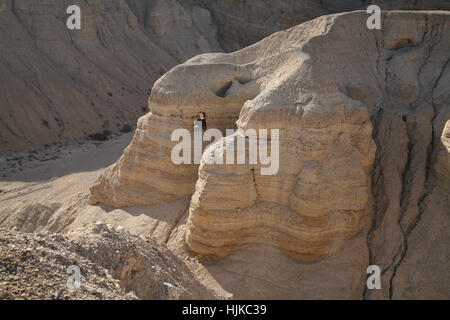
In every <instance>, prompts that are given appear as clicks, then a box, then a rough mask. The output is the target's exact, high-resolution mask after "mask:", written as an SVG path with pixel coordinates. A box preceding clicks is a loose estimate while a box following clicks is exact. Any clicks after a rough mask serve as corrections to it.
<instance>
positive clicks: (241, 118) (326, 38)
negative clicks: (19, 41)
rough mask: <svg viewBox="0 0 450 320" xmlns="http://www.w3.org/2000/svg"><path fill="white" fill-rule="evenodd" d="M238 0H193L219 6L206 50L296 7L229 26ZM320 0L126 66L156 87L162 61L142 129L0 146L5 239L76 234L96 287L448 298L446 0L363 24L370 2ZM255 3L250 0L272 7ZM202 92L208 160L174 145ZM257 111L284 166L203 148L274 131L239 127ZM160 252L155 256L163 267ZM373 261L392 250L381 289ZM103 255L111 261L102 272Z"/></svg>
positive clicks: (160, 293) (228, 294) (217, 39)
mask: <svg viewBox="0 0 450 320" xmlns="http://www.w3.org/2000/svg"><path fill="white" fill-rule="evenodd" d="M48 2H49V3H50V2H51V1H48ZM174 2H175V1H174ZM231 2H232V1H222V2H220V4H218V3H215V4H212V3H210V2H206V1H205V2H201V1H198V3H197V2H194V1H188V2H183V6H182V8H184V9H183V10H185V11H183V12H195V10H194V11H189V10H188V9H186V8H192V6H193V5H194V4H195V5H197V6H198V8H203V9H201V10H208V11H209V12H210V14H209V15H208V17H210V20H209V19H206V20H207V21H208V23H212V24H216V23H218V21H220V25H219V27H217V28H207V30H209V31H211V30H212V31H214V35H212V34H210V35H205V31H204V29H203V28H202V27H198V26H194V24H192V28H193V30H194V29H195V30H197V31H198V32H200V31H201V37H200V36H199V37H200V38H202V39H205V41H206V42H205V43H207V44H208V46H209V49H208V48H206V47H205V52H206V51H215V50H214V49H213V48H216V49H218V50H217V51H232V50H234V49H239V48H240V47H241V46H244V45H247V44H249V42H250V43H251V42H252V41H253V40H255V41H256V40H259V39H258V38H259V37H262V36H266V35H267V34H265V33H266V32H267V33H268V34H271V33H272V32H273V31H276V30H274V29H271V28H272V27H273V28H277V27H280V28H281V27H283V28H284V27H286V26H288V24H290V23H291V22H292V23H294V22H295V21H296V20H295V19H293V20H291V19H290V18H289V14H287V15H283V14H280V15H279V18H278V19H277V18H276V17H277V15H273V16H272V18H271V19H273V21H276V22H278V23H279V24H277V23H275V22H274V23H272V24H270V23H269V22H268V21H271V19H267V20H266V21H267V26H266V27H264V28H263V29H264V30H263V31H261V32H256V33H253V32H252V31H251V29H249V28H245V30H246V31H245V32H239V30H240V29H238V30H237V32H233V31H230V33H226V34H224V33H223V32H224V30H227V28H231V25H233V27H235V26H236V25H235V24H232V23H231V22H230V20H229V19H232V16H230V15H232V12H233V11H232V10H228V12H230V15H225V14H224V12H223V10H225V11H227V8H228V7H227V6H228V5H230V3H231ZM252 2H253V1H248V2H244V4H242V6H243V7H239V8H241V9H243V8H245V5H246V4H245V3H248V5H250V4H251V3H252ZM15 3H16V2H15ZM20 3H22V2H21V1H17V3H16V4H17V5H19V4H20ZM23 3H27V1H24V2H23ZM87 3H88V4H90V5H92V2H91V1H88V2H87ZM110 3H112V2H110ZM117 3H120V4H124V5H125V4H127V5H128V8H130V9H129V11H128V17H129V16H130V14H131V12H142V10H143V8H144V7H145V6H144V7H142V3H143V2H140V1H121V2H119V1H118V2H117ZM165 3H166V2H165ZM180 3H181V1H180ZM257 3H258V4H262V3H266V2H264V1H259V2H257ZM289 3H292V2H290V1H281V2H280V3H279V4H277V5H274V6H275V7H276V8H279V10H281V8H285V7H279V6H287V5H288V4H289ZM301 3H303V2H302V1H300V2H298V5H300V4H301ZM320 3H321V4H322V5H321V6H318V7H317V8H318V9H317V10H318V11H317V15H318V16H320V17H317V18H314V19H312V17H309V16H308V17H306V16H305V17H298V18H299V19H305V22H303V23H301V24H298V25H295V26H293V27H291V28H288V29H286V30H283V31H278V32H275V33H272V34H271V35H268V36H267V37H265V38H263V39H262V40H260V41H258V42H256V43H254V44H252V45H250V46H246V47H244V48H242V49H240V50H238V51H234V52H228V53H225V52H215V53H203V54H200V55H195V52H194V51H195V50H194V51H189V49H188V48H190V47H189V44H185V45H184V46H185V48H186V50H184V51H183V50H182V51H183V53H184V54H185V55H186V56H183V57H182V56H180V55H179V54H181V52H178V53H177V51H176V50H174V51H170V50H168V51H170V54H167V55H164V54H163V56H164V57H168V59H169V60H170V61H169V60H167V61H169V62H168V64H167V65H166V66H167V68H168V69H167V70H165V71H164V72H163V74H161V76H156V75H155V79H150V78H148V79H147V80H145V81H148V82H145V81H144V78H139V77H137V76H134V75H133V73H132V72H131V73H130V82H129V81H128V80H126V83H127V84H131V83H134V82H135V83H137V84H138V85H141V86H150V87H151V86H152V84H153V82H152V81H153V80H156V78H158V79H157V80H156V81H155V83H154V84H153V86H152V89H151V93H150V96H149V98H148V105H147V106H146V108H147V109H146V110H148V112H147V113H146V114H145V115H143V116H141V117H140V118H139V119H138V121H137V128H136V130H135V131H134V132H130V133H124V134H121V135H112V136H111V139H109V140H108V141H105V142H96V141H92V140H79V141H78V142H76V143H72V144H69V145H66V146H64V147H58V146H49V147H47V148H44V149H43V150H38V151H35V153H31V154H30V153H29V152H28V151H26V150H21V151H19V152H16V156H15V158H13V157H11V156H8V157H2V158H1V159H0V169H2V171H1V174H2V175H3V178H2V179H1V180H0V227H3V228H4V229H1V230H0V239H6V240H4V241H6V244H2V243H0V244H2V245H8V244H9V243H12V244H13V245H14V243H16V242H17V243H19V244H20V245H22V243H23V242H24V241H25V240H24V239H28V240H27V241H29V242H31V243H32V244H33V245H35V241H41V240H39V238H42V241H43V243H44V244H45V245H44V244H43V246H44V247H46V246H48V243H50V244H52V245H55V246H59V245H61V243H64V244H66V243H67V245H65V247H66V250H65V251H64V252H61V253H60V255H62V256H74V255H77V258H76V259H79V260H80V261H81V262H80V263H82V264H83V266H89V265H91V264H92V263H95V264H96V265H98V266H99V270H100V271H98V272H97V273H95V275H94V274H92V278H89V279H91V280H92V288H94V289H93V290H92V291H91V292H80V294H82V295H83V296H80V297H81V298H95V297H97V298H98V293H96V292H100V293H102V292H104V291H103V290H105V288H109V287H113V286H114V287H115V288H116V289H114V291H111V295H113V296H111V297H106V296H105V297H104V298H114V297H116V298H136V297H137V298H141V299H146V298H152V299H153V298H163V299H178V298H182V299H183V298H193V299H204V298H219V299H448V298H449V292H450V287H449V284H450V278H449V275H448V272H447V270H448V268H449V259H448V257H449V254H450V252H449V249H450V247H449V246H448V243H449V240H450V234H449V227H450V225H449V222H450V221H449V218H450V216H449V213H450V212H449V210H448V208H450V200H449V194H450V105H449V101H450V87H449V85H448V84H449V82H450V66H449V61H450V28H449V26H450V23H449V22H450V12H449V11H384V12H383V13H382V21H383V23H382V26H381V29H380V30H369V29H368V28H367V27H366V21H367V16H368V15H367V13H366V12H365V11H354V12H344V13H336V14H328V15H321V14H322V13H321V12H322V11H320V10H319V9H320V8H323V7H326V8H327V10H329V11H334V10H337V8H335V7H334V6H333V5H331V1H330V3H329V6H326V5H325V4H326V3H328V1H321V2H320ZM355 3H358V4H361V3H366V2H365V1H359V2H358V1H348V8H347V7H346V8H345V10H351V8H352V6H353V5H355V6H356V5H358V4H355ZM395 3H397V2H395ZM405 3H406V2H405ZM420 3H421V2H420V1H418V4H416V5H417V6H418V5H420ZM423 3H424V4H423V5H424V6H425V5H427V4H428V5H431V4H430V3H429V2H423ZM443 3H444V2H443ZM147 4H152V5H153V4H154V5H155V6H156V7H157V8H163V9H164V8H165V9H164V10H167V8H170V9H173V8H176V7H177V5H176V4H172V5H170V6H168V7H164V5H163V2H159V1H155V2H153V1H150V2H148V3H147ZM265 5H266V6H269V2H267V4H265ZM393 5H394V4H393ZM398 5H404V4H402V3H401V2H400V1H399V2H398ZM433 5H436V6H439V5H440V2H435V3H433ZM180 6H181V4H180ZM442 6H444V4H442ZM100 7H101V6H100ZM114 8H115V9H114V10H116V9H117V6H114ZM152 8H154V7H152ZM261 8H262V7H261ZM276 8H275V9H276ZM163 9H161V10H163ZM275 9H274V8H272V7H271V9H270V10H271V12H276V10H275ZM164 10H163V11H164ZM180 10H181V9H180ZM277 10H278V9H277ZM243 11H244V12H246V14H249V15H250V13H249V12H250V11H249V10H247V9H245V10H243ZM118 12H119V13H120V12H121V11H120V10H119V11H118ZM123 12H126V10H125V9H124V10H123ZM123 12H122V13H123ZM146 12H147V11H146ZM149 12H154V11H149ZM164 12H167V11H164ZM177 12H181V11H177ZM201 12H203V13H204V12H205V11H201ZM239 12H241V11H239ZM280 12H281V11H280ZM283 12H284V11H283ZM294 12H295V11H294ZM312 12H313V11H312ZM119 13H117V14H119ZM122 13H120V14H122ZM0 14H1V13H0ZM262 15H263V14H262V12H259V13H258V10H255V13H254V15H250V16H252V18H251V19H255V20H257V21H259V20H258V19H260V17H261V16H262ZM106 16H108V15H106ZM149 16H150V15H149V14H148V12H147V13H146V14H145V15H141V16H139V15H136V20H133V19H131V18H130V20H133V21H135V23H136V28H135V29H134V30H135V31H133V32H142V33H144V34H145V35H146V36H148V35H149V34H150V33H149V32H148V29H145V28H147V27H144V25H147V24H143V25H141V23H143V21H147V19H148V18H149ZM205 16H206V15H205ZM172 17H173V15H172ZM281 17H283V19H287V20H283V19H282V18H281ZM153 18H154V19H153V20H151V21H153V22H155V21H159V22H160V24H157V23H156V22H155V24H153V25H152V26H153V27H155V26H157V27H156V29H155V30H159V31H160V30H166V31H165V32H167V34H171V32H173V34H172V36H174V35H175V34H179V33H178V32H193V31H189V28H187V26H185V27H181V29H183V31H177V29H171V27H168V26H167V25H166V24H164V23H161V20H158V19H160V18H161V15H157V16H153ZM127 19H128V18H127ZM242 19H243V20H246V21H251V19H250V18H249V17H247V16H244V17H243V18H242ZM311 19H312V20H311ZM306 20H307V21H306ZM32 21H36V20H35V19H33V20H32ZM95 21H96V23H97V22H98V21H99V20H98V19H95ZM124 21H125V20H124ZM127 21H128V20H127ZM183 21H186V20H183ZM127 23H128V22H127ZM263 25H264V24H263ZM269 26H271V27H269ZM166 28H168V29H166ZM144 29H145V30H147V31H143V30H144ZM281 29H282V28H281ZM136 30H137V31H136ZM199 30H200V31H199ZM115 31H116V32H117V33H118V34H120V32H119V31H118V30H115ZM197 31H196V32H197ZM123 32H130V31H123ZM97 34H98V33H97ZM163 34H165V33H164V32H163ZM232 34H234V35H236V36H237V37H238V38H237V39H234V40H232V39H231V38H230V37H231V35H232ZM172 36H168V38H164V35H163V36H161V37H160V38H159V40H158V41H159V42H157V46H158V48H160V49H161V48H165V49H164V50H162V51H161V52H163V53H164V52H165V50H166V49H167V48H168V46H170V45H174V44H175V42H171V41H170V37H172ZM174 37H175V36H174ZM175 38H176V37H175ZM175 38H171V39H172V40H173V39H175ZM180 38H183V37H181V36H180ZM200 38H196V39H200ZM122 39H123V41H132V39H134V38H133V37H132V36H131V34H130V35H127V36H124V37H123V38H122ZM163 39H165V40H164V41H163ZM183 39H184V40H186V39H185V38H183ZM81 42H82V43H84V42H83V41H81ZM152 43H153V41H152ZM155 43H156V42H155ZM230 43H232V44H230ZM90 46H91V44H89V45H88V46H87V47H89V48H90ZM194 47H195V46H194ZM183 48H184V47H183ZM160 49H158V50H160ZM144 51H145V50H144ZM77 52H79V51H78V50H77ZM117 52H121V53H124V51H123V50H118V51H117ZM131 52H133V54H136V57H138V58H139V59H143V57H144V56H145V54H143V55H140V54H139V51H136V50H134V49H133V50H131ZM145 52H147V53H148V51H145ZM191 55H192V56H193V57H189V56H191ZM63 56H64V57H68V56H69V55H66V54H64V55H63ZM155 59H156V60H158V63H160V62H161V61H163V60H161V59H159V58H155ZM184 60H186V61H185V62H183V63H180V64H177V63H179V62H182V61H184ZM33 61H35V62H36V61H40V60H34V59H33ZM105 63H107V65H109V66H110V65H111V64H110V63H108V62H105ZM170 63H173V64H174V65H175V64H177V65H176V66H174V67H173V68H171V67H170V68H169V66H171V65H170ZM114 65H116V66H117V69H114V70H119V69H120V68H121V66H122V65H120V64H119V63H117V62H116V63H115V64H114ZM125 65H126V66H127V67H129V66H130V65H134V64H133V63H131V64H130V65H128V64H125ZM125 65H123V66H125ZM146 65H147V67H150V66H151V67H153V66H154V65H149V64H146ZM138 69H139V68H138ZM58 74H59V73H58ZM11 79H14V77H12V78H11ZM11 79H10V80H9V81H5V83H6V82H7V83H14V81H13V80H11ZM118 79H125V78H123V77H122V76H119V78H118ZM126 79H128V78H126ZM131 79H132V80H131ZM121 81H122V80H121ZM133 81H134V82H133ZM46 83H55V82H46ZM56 83H58V82H56ZM95 83H96V85H99V84H101V82H100V81H95ZM62 84H63V82H61V85H62ZM92 88H93V89H92V90H94V91H95V92H96V93H98V92H100V89H98V88H97V87H92ZM143 90H144V88H143ZM8 92H14V90H9V91H8ZM18 92H22V91H20V90H19V91H18ZM118 92H121V91H120V90H119V91H111V93H112V95H111V96H110V101H114V103H117V104H120V101H122V100H121V99H122V98H120V97H118V96H120V94H118ZM142 94H143V92H141V94H137V96H136V97H139V99H141V98H142ZM24 96H25V95H24ZM52 97H53V96H52ZM0 98H1V97H0ZM108 99H109V98H108ZM123 99H124V101H128V102H129V101H132V99H131V98H130V97H129V96H128V97H127V96H123ZM66 105H67V104H65V106H66ZM78 106H80V105H78ZM119 109H120V108H118V109H117V110H119ZM96 110H99V109H96ZM199 112H204V113H206V115H207V123H208V128H215V129H217V131H218V132H219V133H221V135H223V137H222V138H221V139H218V140H217V141H215V142H214V143H213V144H212V145H211V146H210V147H209V148H208V149H207V150H206V151H205V152H204V153H203V154H201V161H200V163H199V164H196V163H192V164H181V165H180V164H176V163H174V161H173V155H172V151H173V148H174V146H175V145H176V144H177V141H173V139H171V134H172V133H173V132H174V130H176V129H185V131H186V132H192V131H193V130H194V128H193V121H194V120H195V119H196V117H197V116H198V114H199ZM138 113H139V112H136V115H137V114H138ZM21 114H23V113H21ZM113 114H114V113H113V112H110V111H105V115H104V116H112V115H113ZM33 119H34V118H33ZM71 119H74V117H73V116H71ZM90 119H95V118H93V117H90ZM127 121H128V120H127ZM129 121H131V118H130V120H129ZM123 123H125V122H123ZM226 129H236V130H237V131H236V132H234V133H233V134H228V133H227V132H226ZM249 130H255V131H258V132H260V130H269V133H268V136H269V139H268V141H265V142H266V143H267V147H268V149H267V150H266V151H267V152H268V154H271V155H273V154H277V155H278V158H277V159H278V160H279V161H278V163H277V168H276V169H277V170H275V171H274V172H271V173H270V174H265V173H264V172H266V170H267V168H268V166H269V165H268V164H266V163H258V162H257V163H251V162H250V161H244V163H239V164H238V163H236V162H230V163H229V162H227V161H224V163H223V164H220V163H211V162H210V159H211V157H213V156H215V155H217V154H219V155H226V154H227V152H226V151H228V150H232V152H231V156H232V158H233V159H236V158H237V159H239V154H238V151H237V150H235V149H231V147H230V146H231V145H233V144H234V143H235V141H239V139H243V140H240V141H249V143H250V142H251V141H253V142H255V143H257V144H258V145H261V141H262V140H264V139H262V138H261V137H259V136H258V137H254V138H252V137H248V136H247V138H246V137H245V136H246V134H245V133H246V132H247V133H248V132H249ZM275 132H276V135H272V134H275ZM194 134H195V133H194ZM274 141H276V143H272V142H274ZM249 145H250V144H245V149H244V156H245V157H244V158H245V159H250V155H251V150H250V147H249ZM227 156H228V155H227ZM19 162H20V164H19ZM13 166H14V172H12V171H11V170H12V169H11V168H12V167H13ZM18 169H20V170H18ZM11 228H14V229H11ZM26 233H32V234H31V235H27V234H26ZM2 241H3V240H2ZM55 241H56V242H57V243H54V242H55ZM58 243H59V244H58ZM130 248H131V249H130ZM8 250H9V249H8ZM20 250H22V249H20ZM10 252H13V251H8V254H9V253H10ZM117 252H118V253H117ZM98 253H101V254H98ZM21 254H23V255H24V256H25V257H26V256H27V253H26V251H25V252H24V253H21ZM52 254H54V253H52ZM8 257H9V256H8ZM137 257H138V258H139V259H138V258H137ZM8 259H10V258H8ZM58 259H59V258H58ZM8 261H9V260H8ZM26 261H28V260H26ZM151 265H153V266H155V267H158V266H159V267H160V268H161V272H160V273H158V276H157V277H155V276H154V274H153V273H152V267H149V266H151ZM373 265H376V266H378V267H379V268H380V269H381V284H380V289H377V290H371V289H369V288H368V287H367V285H366V279H367V267H368V266H373ZM102 268H104V269H107V270H108V274H109V278H108V276H107V275H105V273H103V275H104V277H106V278H107V279H108V281H103V282H102V280H101V279H99V277H100V276H101V274H102V270H103V269H102ZM31 270H32V268H31ZM0 272H2V273H3V274H6V273H9V275H8V277H10V278H9V279H10V280H8V281H4V282H2V283H1V284H0V286H1V287H0V290H1V291H0V292H2V295H3V296H4V295H5V293H4V292H5V291H6V292H8V291H9V290H10V289H8V288H10V287H11V288H13V290H14V292H15V293H14V297H16V296H18V295H20V294H25V295H27V294H28V293H27V292H31V293H30V297H35V296H39V293H36V292H37V291H36V290H35V289H34V288H31V289H29V291H26V292H25V293H23V292H21V291H20V290H18V289H17V288H15V287H14V286H12V285H11V284H10V283H11V282H13V280H14V279H16V278H14V277H19V278H20V273H19V272H18V271H17V269H14V268H7V269H5V270H2V269H0ZM89 279H88V280H89ZM42 281H47V280H46V279H43V280H42ZM155 286H156V287H157V288H158V290H156V291H151V290H150V289H151V288H154V287H155ZM5 288H6V289H5ZM27 290H28V289H27ZM56 291H58V290H56ZM59 291H61V295H62V296H65V295H67V292H66V291H64V288H61V290H59ZM59 291H58V292H59ZM127 294H128V296H127ZM45 297H47V296H45ZM80 297H73V298H80ZM50 298H51V297H50ZM69 298H70V296H69Z"/></svg>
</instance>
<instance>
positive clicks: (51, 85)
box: [0, 0, 450, 152]
mask: <svg viewBox="0 0 450 320" xmlns="http://www.w3.org/2000/svg"><path fill="white" fill-rule="evenodd" d="M73 4H76V5H79V6H80V8H81V13H82V25H81V30H73V31H69V30H68V29H67V28H66V19H67V18H68V16H69V15H68V14H67V13H66V9H67V7H68V6H69V5H73ZM370 4H378V5H379V6H380V7H381V8H382V9H383V10H393V9H404V10H433V9H438V10H450V5H449V2H448V1H446V0H438V1H414V2H411V1H406V0H395V1H393V0H389V1H386V0H377V1H362V0H345V1H338V2H336V1H331V0H327V1H324V0H314V1H311V0H309V1H303V0H302V1H290V0H289V1H284V0H283V1H260V0H252V1H241V0H224V1H205V0H189V1H180V0H111V1H100V0H89V1H81V0H74V1H60V0H42V1H33V0H1V1H0V44H1V45H0V56H1V59H0V111H1V114H2V118H1V119H0V152H9V151H11V150H17V149H22V148H25V147H27V148H28V147H34V146H36V145H40V144H47V143H50V142H55V141H58V140H63V141H64V140H67V139H72V138H79V137H82V136H87V135H88V134H91V133H95V132H101V131H102V130H105V129H106V130H111V131H112V130H117V129H120V128H121V126H122V125H124V124H127V123H134V122H135V120H136V118H137V117H139V116H140V115H142V114H144V113H145V112H147V107H146V98H147V93H148V91H149V90H150V88H151V87H152V85H153V83H154V81H155V80H156V79H158V78H159V77H160V76H161V75H162V74H164V73H165V72H166V71H167V70H169V69H170V68H172V67H173V66H175V65H176V64H177V63H181V62H184V61H186V60H187V59H189V58H191V57H193V56H195V55H197V54H199V53H205V52H221V51H233V50H238V49H241V48H243V47H244V46H248V45H250V44H253V43H255V42H256V41H259V40H260V39H262V38H264V37H266V36H268V35H270V34H272V33H274V32H276V31H279V30H283V29H286V28H289V27H292V26H294V25H297V24H299V23H302V22H305V21H307V20H310V19H313V18H316V17H318V16H321V15H325V14H330V13H336V12H344V11H352V10H357V9H366V8H367V7H368V6H369V5H370Z"/></svg>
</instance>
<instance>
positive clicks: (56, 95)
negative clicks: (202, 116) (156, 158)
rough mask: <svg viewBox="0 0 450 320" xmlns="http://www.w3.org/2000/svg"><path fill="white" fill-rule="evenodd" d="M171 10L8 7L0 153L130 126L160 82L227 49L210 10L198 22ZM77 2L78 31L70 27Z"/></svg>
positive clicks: (112, 5) (40, 4) (1, 51)
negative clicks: (141, 13)
mask: <svg viewBox="0 0 450 320" xmlns="http://www.w3.org/2000/svg"><path fill="white" fill-rule="evenodd" d="M152 3H153V2H152ZM155 3H156V2H155ZM165 3H166V2H165V1H164V2H162V1H160V2H157V4H158V6H156V7H155V8H153V9H152V14H153V16H154V18H151V17H148V18H147V19H146V20H145V21H140V20H139V18H138V17H137V16H136V15H135V13H134V11H133V10H131V9H130V7H129V6H128V4H127V2H126V1H123V0H115V1H58V0H45V1H32V0H14V1H12V0H8V1H5V0H2V5H3V6H4V9H3V10H2V11H0V43H1V46H0V56H1V59H0V75H1V76H0V90H1V91H0V92H1V94H0V108H1V109H0V112H1V114H2V117H1V120H0V151H8V150H11V149H20V148H24V147H27V146H32V145H36V144H45V143H49V142H53V141H55V140H61V139H67V138H77V137H80V136H87V135H88V134H91V133H94V132H99V131H100V132H101V131H102V130H105V129H106V130H118V129H120V128H121V127H122V126H123V125H124V124H126V123H130V124H132V123H134V122H135V119H136V118H137V117H138V116H139V115H141V114H143V113H144V112H145V111H146V99H147V97H148V93H149V91H150V88H151V86H152V84H153V82H154V81H155V80H156V79H157V78H158V77H160V76H161V75H162V74H164V73H165V72H166V71H167V70H169V69H170V68H172V67H173V66H174V65H175V64H177V63H179V62H181V61H184V60H186V59H187V58H189V57H191V56H193V55H195V54H198V53H201V52H211V51H219V50H220V46H219V45H218V43H217V42H216V41H215V35H214V31H213V29H211V28H210V27H209V24H210V21H209V20H208V14H207V12H206V11H200V12H198V10H200V9H198V10H197V11H195V12H196V14H197V15H199V16H200V17H201V18H202V19H197V16H194V18H195V21H196V23H195V24H194V23H193V22H192V19H193V18H191V12H189V11H188V12H185V11H184V10H183V9H182V8H181V7H180V6H179V5H178V6H170V5H166V4H165ZM72 4H78V5H79V6H80V8H81V19H82V20H81V21H82V22H81V30H69V29H67V27H66V19H67V18H68V16H69V15H68V14H66V9H67V7H68V6H69V5H72ZM163 4H164V5H163ZM159 5H161V6H163V8H160V7H159ZM149 10H150V9H149ZM165 25H166V26H165ZM199 28H200V29H201V30H203V31H202V32H200V31H199V30H200V29H199ZM167 29H169V30H167ZM180 29H182V30H183V31H182V32H180V31H179V30H180ZM183 34H184V36H183ZM203 34H205V35H206V37H207V38H205V36H203ZM175 35H177V37H175ZM166 38H169V39H171V41H166V40H164V39H166ZM181 48H183V50H181Z"/></svg>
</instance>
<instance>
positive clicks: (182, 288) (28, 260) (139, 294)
mask: <svg viewBox="0 0 450 320" xmlns="http://www.w3.org/2000/svg"><path fill="white" fill-rule="evenodd" d="M0 248H1V250H0V255H1V257H2V259H1V264H0V275H1V280H2V281H1V282H0V297H1V298H2V299H21V298H22V299H23V298H25V299H83V300H85V299H137V298H140V299H153V300H154V299H212V298H214V297H215V296H214V294H213V293H212V292H210V291H209V290H207V289H206V288H205V287H204V286H202V285H201V284H200V283H199V282H198V281H197V280H195V278H194V277H193V275H192V274H191V273H190V272H189V271H188V270H187V268H186V267H185V265H184V263H183V262H181V261H180V260H179V259H178V258H176V257H175V256H174V255H173V254H172V253H171V252H170V251H169V250H168V249H167V248H165V247H164V246H163V245H161V244H159V243H157V242H156V241H155V240H154V239H151V238H147V239H145V240H144V239H141V238H139V237H136V236H133V235H131V234H130V233H128V232H127V231H126V230H124V229H123V228H113V227H112V226H111V225H109V224H105V223H101V222H97V223H95V224H87V225H84V226H82V227H81V228H79V229H75V230H73V231H71V232H69V233H68V234H67V236H63V235H57V234H52V233H48V232H43V233H30V234H27V233H21V232H18V231H17V230H11V229H0ZM73 265H75V266H77V267H78V268H80V274H81V275H80V276H81V277H80V287H79V288H78V289H77V288H73V289H69V288H68V287H67V286H66V283H67V279H68V278H69V276H70V274H71V273H68V272H67V269H68V268H69V267H70V266H73Z"/></svg>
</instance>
